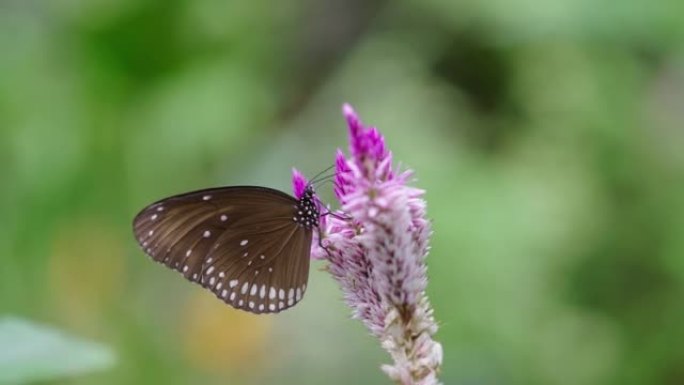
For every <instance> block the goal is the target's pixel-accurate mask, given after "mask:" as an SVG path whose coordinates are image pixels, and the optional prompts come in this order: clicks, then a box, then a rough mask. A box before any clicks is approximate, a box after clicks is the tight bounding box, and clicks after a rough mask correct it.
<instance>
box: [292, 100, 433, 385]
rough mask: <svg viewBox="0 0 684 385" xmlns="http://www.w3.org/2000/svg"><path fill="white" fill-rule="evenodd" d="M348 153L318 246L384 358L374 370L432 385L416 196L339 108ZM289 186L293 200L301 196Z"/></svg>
mask: <svg viewBox="0 0 684 385" xmlns="http://www.w3.org/2000/svg"><path fill="white" fill-rule="evenodd" d="M343 113H344V116H345V117H346V119H347V124H348V126H349V152H350V154H351V156H350V157H349V158H347V157H346V156H345V155H344V153H343V152H342V151H339V150H338V152H337V156H336V159H335V172H336V173H335V196H336V197H337V199H338V201H339V202H340V205H341V208H340V210H339V211H337V212H336V213H335V214H336V215H330V216H328V218H327V219H326V220H325V221H322V222H321V223H320V228H321V234H322V237H323V239H322V242H321V243H322V245H323V248H321V247H320V246H319V242H318V240H317V239H315V240H314V242H313V250H312V255H313V257H314V258H325V259H327V260H328V262H329V264H328V271H329V272H330V274H331V275H332V276H333V278H334V279H335V280H336V281H337V282H338V284H339V285H340V287H341V289H342V292H343V293H344V299H345V301H346V303H347V305H348V306H349V307H350V308H351V309H352V317H353V318H355V319H359V320H361V321H362V322H363V323H364V324H365V325H366V327H367V328H368V329H369V330H370V332H371V334H372V335H373V336H375V337H377V338H378V339H379V340H380V342H381V345H382V347H383V348H384V349H386V350H387V351H388V352H389V353H390V355H391V356H392V358H393V360H394V363H393V364H392V365H383V366H382V369H383V370H384V371H385V373H387V374H388V375H389V377H390V378H392V379H393V380H394V381H396V382H398V383H400V384H406V385H407V384H420V385H432V384H438V379H437V372H438V371H439V368H440V366H441V363H442V347H441V345H440V344H439V343H438V342H436V341H434V340H433V338H432V336H433V335H434V334H435V333H436V332H437V325H436V323H435V321H434V318H433V314H432V308H431V307H430V304H429V301H428V299H427V296H426V294H425V289H426V287H427V276H426V270H427V267H426V265H425V257H426V256H427V254H428V250H429V247H428V241H429V237H430V234H431V230H430V222H429V221H428V220H427V218H426V204H425V201H424V200H423V198H422V196H423V194H424V191H423V190H419V189H416V188H413V187H410V186H408V185H407V183H408V182H409V180H410V178H411V175H412V173H411V171H404V172H399V171H398V170H397V171H395V170H393V169H392V167H393V165H392V153H391V152H390V151H389V150H388V149H387V146H386V144H385V139H384V137H383V136H382V134H381V133H380V131H378V129H377V128H374V127H371V128H367V127H365V126H364V125H363V124H362V122H361V120H360V119H359V117H358V115H357V114H356V113H355V112H354V110H353V109H352V107H351V106H349V105H346V104H345V105H344V107H343ZM295 179H296V178H293V183H294V186H295V194H296V192H297V191H298V188H301V186H300V184H298V183H299V182H297V181H296V180H295Z"/></svg>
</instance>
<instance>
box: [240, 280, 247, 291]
mask: <svg viewBox="0 0 684 385" xmlns="http://www.w3.org/2000/svg"><path fill="white" fill-rule="evenodd" d="M247 290H249V282H245V284H244V285H242V289H240V292H241V293H242V294H247Z"/></svg>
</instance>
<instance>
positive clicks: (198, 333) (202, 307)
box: [178, 291, 272, 372]
mask: <svg viewBox="0 0 684 385" xmlns="http://www.w3.org/2000/svg"><path fill="white" fill-rule="evenodd" d="M184 314H186V318H185V320H184V321H185V322H182V323H181V324H179V325H178V327H179V329H180V330H179V335H182V336H184V338H185V346H186V349H185V350H186V352H187V355H188V359H189V360H190V362H191V363H192V364H193V365H195V366H196V367H198V368H201V369H204V370H207V371H233V372H236V371H237V372H242V371H246V370H249V369H253V368H254V367H256V366H259V364H260V363H261V362H262V360H261V358H262V357H263V355H264V354H265V352H266V347H267V345H268V342H269V337H270V336H271V330H272V318H271V316H265V315H261V316H257V315H254V314H250V313H247V312H244V311H240V310H235V309H233V308H231V307H230V306H228V305H226V304H223V303H222V302H221V301H219V300H218V299H217V298H215V297H214V296H213V295H212V294H210V293H207V292H205V291H198V292H197V293H196V294H194V295H193V296H192V297H191V299H190V301H189V304H188V308H187V310H186V311H185V312H184Z"/></svg>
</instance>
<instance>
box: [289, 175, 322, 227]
mask: <svg viewBox="0 0 684 385" xmlns="http://www.w3.org/2000/svg"><path fill="white" fill-rule="evenodd" d="M295 210H296V211H295V215H294V218H293V219H294V221H295V222H297V223H298V224H299V225H300V226H304V227H305V228H307V229H312V228H314V227H318V221H319V218H320V213H319V211H318V205H317V204H316V192H315V191H314V188H313V186H312V185H307V186H306V189H305V190H304V193H303V194H302V196H301V197H300V198H299V199H298V200H297V206H296V208H295Z"/></svg>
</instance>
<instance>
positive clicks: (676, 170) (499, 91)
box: [0, 0, 684, 385]
mask: <svg viewBox="0 0 684 385" xmlns="http://www.w3.org/2000/svg"><path fill="white" fill-rule="evenodd" d="M683 43H684V2H682V1H681V0H661V1H649V0H621V1H606V2H596V1H589V0H555V1H543V0H510V1H500V0H495V1H479V0H455V1H454V0H422V1H418V0H407V1H382V0H371V1H364V0H351V1H334V0H308V1H307V0H300V1H290V2H276V1H269V0H252V1H248V2H236V1H220V0H142V1H141V0H57V1H40V0H30V1H29V0H9V1H8V0H2V1H0V180H1V186H2V187H0V314H2V315H10V314H11V315H14V316H20V317H23V318H26V319H31V320H34V321H38V322H41V323H45V324H49V325H53V326H56V327H58V328H60V329H63V330H66V331H68V332H69V333H71V334H74V335H78V336H81V337H84V338H87V339H90V340H93V341H98V342H101V343H104V344H106V345H109V346H110V347H112V348H113V350H114V351H115V352H116V354H117V356H118V363H117V364H116V365H115V366H114V367H113V368H112V369H110V370H107V371H100V372H97V373H94V374H89V375H87V376H82V377H77V378H72V379H60V380H56V381H53V382H47V383H50V384H53V383H54V384H157V383H164V384H196V383H202V384H237V385H240V384H267V383H276V384H285V383H292V384H356V383H358V384H387V383H389V380H388V379H387V378H386V377H385V376H384V375H383V374H382V373H381V372H380V371H379V370H378V366H379V365H380V364H381V363H385V362H387V361H388V360H389V358H388V357H387V356H386V355H385V353H384V352H383V351H382V350H381V348H380V347H379V346H378V343H377V341H375V340H373V338H371V337H370V336H368V335H367V332H366V331H365V329H364V328H363V327H362V325H361V324H360V323H359V322H355V321H351V320H349V319H348V318H349V317H348V314H349V311H348V309H346V308H345V306H344V305H343V304H342V301H341V294H340V292H339V291H338V289H337V288H336V286H335V284H334V282H333V281H332V280H331V278H330V277H329V276H327V274H326V273H324V272H322V271H320V270H319V268H320V267H322V266H323V264H322V263H316V264H314V267H313V268H312V271H311V278H310V286H309V287H310V290H309V291H308V294H307V296H306V300H305V301H303V302H302V303H301V304H300V305H299V306H297V307H295V308H294V309H292V310H290V311H287V312H285V313H282V314H280V315H277V316H260V317H256V316H251V315H247V314H244V313H242V312H237V311H234V310H231V309H230V308H228V307H227V306H225V305H223V304H222V303H221V302H220V301H217V300H216V299H215V298H214V296H213V295H212V294H210V293H205V292H204V291H203V290H202V289H200V288H199V287H198V286H196V285H192V284H189V283H187V282H185V281H183V280H182V279H180V277H179V276H178V275H177V274H175V273H173V272H171V271H168V270H166V269H163V268H162V267H160V266H159V265H156V264H153V263H151V262H150V260H149V259H148V258H147V257H145V256H144V255H143V253H142V252H141V251H140V250H139V249H138V247H137V246H136V244H135V241H134V239H133V237H132V234H131V220H132V217H133V216H134V215H135V213H136V212H137V211H138V210H139V209H140V208H142V207H143V206H144V205H146V204H148V203H150V202H152V201H153V200H156V199H159V198H161V197H164V196H168V195H171V194H175V193H180V192H184V191H188V190H193V189H198V188H203V187H209V186H216V185H231V184H259V185H266V186H271V187H275V188H279V189H282V190H286V191H290V167H291V166H297V167H298V168H300V169H302V170H303V171H304V172H305V173H307V174H308V175H313V174H314V173H316V172H318V171H320V170H322V169H324V168H326V167H327V166H329V165H330V164H332V162H333V157H334V151H335V149H336V148H338V147H343V148H344V147H345V146H346V131H345V127H346V126H345V123H344V121H343V118H342V116H341V113H340V106H341V104H342V103H343V102H345V101H347V102H350V103H352V104H353V105H354V106H355V107H356V108H357V110H358V112H359V113H360V114H361V116H362V118H363V119H364V120H365V121H366V122H368V123H370V124H374V125H377V126H379V127H380V128H381V130H382V131H383V133H384V134H385V135H386V137H387V141H388V144H389V146H390V148H391V149H392V150H393V152H394V154H395V158H396V160H398V161H400V162H401V163H402V164H403V165H405V166H406V167H410V168H413V169H415V171H416V175H417V178H418V180H417V182H416V185H417V186H419V187H421V188H425V189H426V190H427V200H428V204H429V214H430V217H431V218H432V219H433V221H434V230H435V233H434V237H433V246H434V247H433V249H432V252H431V255H430V257H429V275H430V283H429V290H428V291H429V295H430V298H431V300H432V302H433V304H434V307H435V310H436V317H437V319H438V320H439V321H440V325H441V328H440V332H439V334H438V335H437V339H438V340H439V341H441V342H442V343H443V345H444V367H443V372H442V379H443V381H444V382H445V383H446V384H464V385H465V384H467V385H476V384H525V385H530V384H551V385H553V384H559V385H565V384H567V385H581V384H620V385H631V384H684V306H683V305H684V301H683V298H684V297H683V296H682V294H683V293H684V127H683V125H682V122H684V44H683ZM328 190H329V189H323V190H322V191H321V194H322V196H323V197H325V198H326V199H328V200H330V199H331V195H330V191H328ZM2 349H3V347H2V346H0V351H2ZM5 349H7V347H5Z"/></svg>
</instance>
